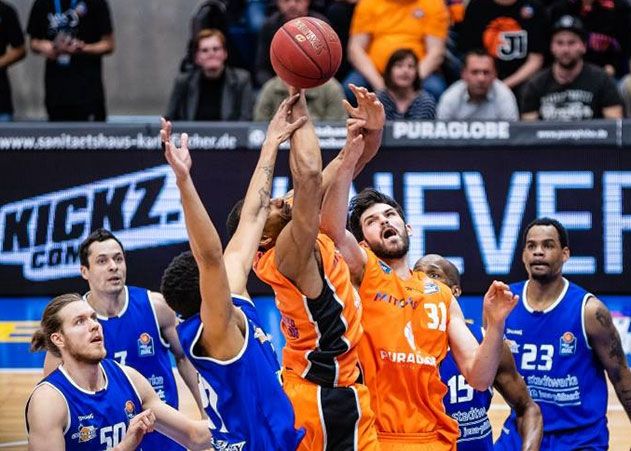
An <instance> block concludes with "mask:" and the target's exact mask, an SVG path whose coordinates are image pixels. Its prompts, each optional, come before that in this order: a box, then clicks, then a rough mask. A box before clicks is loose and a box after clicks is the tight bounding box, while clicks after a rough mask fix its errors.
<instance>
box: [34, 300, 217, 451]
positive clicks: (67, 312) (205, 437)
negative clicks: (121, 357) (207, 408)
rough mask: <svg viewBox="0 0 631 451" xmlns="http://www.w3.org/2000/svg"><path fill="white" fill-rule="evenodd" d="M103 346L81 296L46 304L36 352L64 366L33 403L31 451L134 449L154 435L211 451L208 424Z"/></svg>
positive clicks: (45, 381)
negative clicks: (162, 396) (163, 396)
mask: <svg viewBox="0 0 631 451" xmlns="http://www.w3.org/2000/svg"><path fill="white" fill-rule="evenodd" d="M103 343H104V336H103V329H102V327H101V325H100V323H99V321H98V319H97V315H96V312H95V311H94V309H93V308H92V307H90V305H89V304H88V303H87V302H85V301H83V299H81V296H79V295H78V294H64V295H61V296H57V297H56V298H54V299H53V300H52V301H51V302H50V303H49V304H48V305H47V306H46V309H45V310H44V314H43V315H42V321H41V327H40V329H39V330H37V331H36V332H35V334H33V339H32V341H31V349H32V350H33V351H39V350H47V351H49V352H51V353H52V354H54V355H56V356H58V357H61V359H62V362H63V363H62V364H60V365H59V366H58V367H57V368H56V369H55V370H54V371H53V372H52V373H50V374H49V375H48V376H46V377H45V378H44V379H43V380H42V381H41V382H40V383H39V384H38V385H37V386H36V387H35V389H34V390H33V393H32V394H31V396H30V397H29V399H28V401H27V404H26V408H25V415H26V429H27V431H28V449H29V451H62V450H95V451H96V450H103V449H114V450H118V451H131V450H135V449H140V448H139V446H140V443H141V441H142V440H143V437H144V436H145V434H147V433H150V432H151V431H153V430H154V429H155V430H157V431H160V432H161V433H162V434H164V435H165V436H168V437H170V438H171V439H173V440H175V441H177V442H178V443H180V444H181V445H184V446H186V447H188V448H190V449H207V448H208V447H209V446H210V443H211V434H210V431H209V429H208V424H207V422H206V421H203V420H198V421H193V420H190V419H188V418H186V417H185V416H184V415H183V414H182V413H180V412H178V411H177V410H175V409H173V408H172V407H170V406H169V405H167V404H166V403H164V402H162V401H161V400H160V398H159V397H158V395H157V394H156V392H155V391H154V390H153V388H152V387H151V385H150V384H149V382H147V380H146V379H145V378H144V377H143V376H142V375H141V374H140V373H139V372H138V371H136V370H134V369H133V368H130V367H128V366H123V365H119V364H118V363H117V362H116V361H114V360H105V353H106V352H105V347H104V345H103ZM153 449H161V448H153ZM145 450H147V451H149V448H145Z"/></svg>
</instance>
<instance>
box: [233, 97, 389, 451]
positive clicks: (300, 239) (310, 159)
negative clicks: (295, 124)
mask: <svg viewBox="0 0 631 451" xmlns="http://www.w3.org/2000/svg"><path fill="white" fill-rule="evenodd" d="M357 92H358V96H359V97H361V99H360V101H359V106H358V108H357V109H352V108H350V106H347V107H348V108H349V109H350V111H351V112H353V114H355V115H356V116H358V117H359V118H363V119H359V118H353V119H351V120H349V136H348V140H347V144H346V146H345V148H344V149H343V151H342V153H341V155H340V157H339V158H336V159H335V160H334V162H333V163H332V164H333V166H331V167H330V168H329V169H328V170H327V171H325V174H323V173H322V159H321V155H320V148H319V144H318V140H317V137H316V135H315V131H314V128H313V124H312V123H311V122H310V121H309V122H308V123H307V124H306V125H305V126H303V127H302V128H300V129H298V130H297V131H296V132H295V133H294V134H293V135H292V137H291V146H290V149H291V150H290V157H289V162H290V169H291V173H292V179H293V186H294V191H293V199H292V201H291V202H290V201H289V200H287V199H274V200H273V201H272V202H271V211H270V215H269V218H268V221H267V224H266V225H265V228H264V230H263V236H262V239H261V244H260V249H261V252H260V254H259V256H258V258H257V260H256V262H255V265H254V270H255V272H256V273H257V275H258V276H259V278H260V279H261V280H263V281H265V282H266V283H268V284H270V285H271V286H272V288H273V289H274V292H275V294H276V305H277V306H278V308H279V310H280V312H281V316H282V322H281V328H282V331H283V334H284V336H285V339H286V341H287V344H286V346H285V348H284V349H283V386H284V389H285V392H286V393H287V395H288V396H289V398H290V400H291V402H292V404H293V406H294V409H295V412H296V425H297V426H300V427H304V428H305V430H306V436H305V438H304V439H303V441H302V442H301V444H300V447H299V449H304V450H314V449H326V450H336V451H337V450H357V449H361V450H372V449H377V448H378V443H377V435H376V431H375V429H374V415H373V413H372V410H371V408H370V397H369V394H368V390H367V388H366V387H365V386H364V385H362V384H359V383H357V378H358V375H359V369H358V356H357V349H356V346H357V343H358V341H359V339H360V337H361V334H362V329H361V324H360V321H361V305H360V301H359V298H358V297H357V293H356V291H355V290H354V289H353V286H352V284H351V282H350V272H349V270H348V266H347V265H346V263H345V261H344V259H343V258H342V257H341V256H340V254H339V253H338V252H337V251H336V250H335V246H334V245H333V241H332V240H331V239H330V238H329V237H327V236H326V235H324V234H321V233H319V230H318V226H319V214H320V205H321V203H322V193H323V188H322V185H323V180H329V179H330V174H331V173H334V171H333V172H332V168H334V167H337V166H339V165H341V164H343V162H344V158H343V157H342V156H343V155H345V154H346V155H349V154H352V155H355V157H354V158H353V159H354V160H355V161H358V163H359V161H360V160H359V156H361V155H362V154H363V150H364V146H365V144H366V142H365V141H364V134H363V133H362V130H363V128H364V127H365V126H366V125H367V123H370V124H372V123H373V121H372V119H371V117H372V116H371V111H373V108H374V109H379V111H380V112H381V115H383V108H382V107H381V104H380V103H379V102H378V101H377V100H376V97H375V96H374V95H372V94H371V95H368V93H367V91H365V90H357ZM375 102H376V103H375ZM369 103H370V104H372V107H370V106H369V105H368V104H369ZM292 114H294V115H296V114H298V115H304V114H308V112H307V108H306V104H305V101H304V96H303V97H302V98H301V101H300V103H299V104H297V105H295V106H294V107H293V111H292ZM381 123H382V125H381V127H379V128H378V129H374V130H368V131H367V134H368V135H369V137H370V140H371V142H377V143H378V141H379V140H380V137H381V129H382V126H383V120H382V121H381ZM374 151H376V147H374V148H372V147H371V149H369V150H368V152H369V153H370V152H373V153H374ZM359 164H361V163H359ZM327 174H328V175H327ZM326 183H328V182H326ZM237 216H238V208H237V209H236V210H233V212H232V213H231V215H230V217H229V220H228V223H229V224H231V223H232V224H235V223H237V222H238V221H237V220H236V217H237Z"/></svg>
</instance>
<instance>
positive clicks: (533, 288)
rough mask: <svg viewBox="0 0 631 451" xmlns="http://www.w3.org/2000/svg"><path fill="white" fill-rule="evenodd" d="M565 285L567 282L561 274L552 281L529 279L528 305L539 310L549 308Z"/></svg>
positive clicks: (527, 289) (527, 290)
mask: <svg viewBox="0 0 631 451" xmlns="http://www.w3.org/2000/svg"><path fill="white" fill-rule="evenodd" d="M564 286H565V282H564V281H563V276H561V275H560V274H559V275H558V276H557V277H555V278H554V279H552V280H550V281H541V280H537V279H529V280H528V286H527V288H526V299H527V301H528V305H530V307H532V308H533V309H534V310H538V311H542V310H545V309H547V308H548V307H550V306H551V305H552V304H554V303H555V302H556V300H557V299H558V298H559V296H560V295H561V292H562V291H563V287H564Z"/></svg>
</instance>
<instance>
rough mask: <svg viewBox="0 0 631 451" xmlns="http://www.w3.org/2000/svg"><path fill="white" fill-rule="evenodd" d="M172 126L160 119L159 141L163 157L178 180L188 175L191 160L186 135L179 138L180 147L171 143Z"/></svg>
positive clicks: (191, 163) (183, 134)
mask: <svg viewBox="0 0 631 451" xmlns="http://www.w3.org/2000/svg"><path fill="white" fill-rule="evenodd" d="M171 131H172V125H171V122H170V121H167V120H165V119H164V118H162V119H161V128H160V139H161V141H162V146H163V148H164V156H165V158H166V160H167V162H168V163H169V165H170V166H171V169H173V172H174V173H175V177H176V178H177V179H178V180H183V179H185V178H187V177H188V176H189V174H190V170H191V166H192V165H193V160H192V159H191V154H190V152H189V150H188V135H187V134H186V133H182V135H181V137H180V147H177V146H176V145H175V144H173V142H172V141H171Z"/></svg>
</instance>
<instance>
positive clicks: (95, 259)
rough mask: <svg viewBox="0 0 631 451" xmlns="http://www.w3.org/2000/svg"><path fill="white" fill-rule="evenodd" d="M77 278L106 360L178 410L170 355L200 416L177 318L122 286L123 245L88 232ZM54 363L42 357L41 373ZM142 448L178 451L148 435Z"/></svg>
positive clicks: (158, 300) (157, 300) (158, 301)
mask: <svg viewBox="0 0 631 451" xmlns="http://www.w3.org/2000/svg"><path fill="white" fill-rule="evenodd" d="M79 258H80V260H81V275H82V277H83V278H84V279H85V280H86V281H87V282H88V285H89V287H90V291H89V292H88V293H86V294H85V296H84V299H85V300H87V302H88V304H90V306H91V307H92V308H93V309H94V310H95V311H96V312H97V316H98V319H99V321H100V322H101V325H102V326H103V334H104V336H105V349H106V350H107V358H108V359H114V360H116V361H117V362H118V363H121V364H123V365H128V366H131V367H132V368H134V369H136V370H137V371H139V372H140V373H141V374H142V375H143V376H145V378H147V380H148V381H149V383H150V384H151V386H152V387H153V388H154V390H155V391H156V393H157V394H158V396H159V397H160V399H161V400H162V401H164V402H166V403H167V404H169V405H170V406H171V407H173V408H175V409H177V408H178V393H177V385H176V382H175V376H174V375H173V369H172V367H171V360H170V358H169V352H170V353H172V354H173V356H174V357H175V361H176V364H177V368H178V371H179V373H180V375H181V376H182V379H183V380H184V382H185V383H186V385H187V386H188V388H189V389H190V390H191V392H192V393H193V396H194V397H195V400H196V401H197V404H198V406H199V408H200V411H201V412H203V407H202V406H201V399H200V398H199V392H198V390H197V376H196V371H195V369H194V368H193V366H192V365H191V363H190V362H189V361H188V359H187V358H186V356H185V354H184V350H183V349H182V346H181V344H180V341H179V339H178V336H177V332H176V330H175V326H176V317H175V313H174V312H173V310H171V309H170V308H169V306H168V305H167V304H166V302H165V301H164V298H163V297H162V295H161V294H160V293H155V292H151V291H149V290H146V289H144V288H138V287H132V286H127V285H125V279H126V276H127V265H126V262H125V251H124V249H123V245H122V243H121V242H120V241H119V240H118V239H117V238H116V236H114V235H113V234H112V233H111V232H110V231H108V230H105V229H97V230H95V231H93V232H92V233H91V234H90V235H89V236H88V237H87V238H86V239H85V240H84V241H83V242H82V243H81V246H80V247H79ZM58 364H59V360H58V359H55V358H53V357H52V356H50V354H48V355H47V358H46V364H45V368H44V374H48V373H49V372H50V371H52V370H53V369H54V368H55V367H56V366H57V365H58ZM142 446H143V447H144V448H146V449H157V448H160V449H161V450H165V451H166V450H170V451H182V450H183V448H182V447H181V446H179V445H178V444H177V443H174V442H173V441H171V440H169V439H167V438H165V437H163V436H162V435H161V434H158V433H155V434H148V435H147V436H146V437H145V440H144V441H143V444H142Z"/></svg>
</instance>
